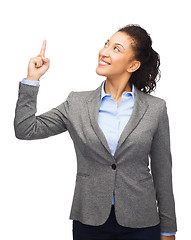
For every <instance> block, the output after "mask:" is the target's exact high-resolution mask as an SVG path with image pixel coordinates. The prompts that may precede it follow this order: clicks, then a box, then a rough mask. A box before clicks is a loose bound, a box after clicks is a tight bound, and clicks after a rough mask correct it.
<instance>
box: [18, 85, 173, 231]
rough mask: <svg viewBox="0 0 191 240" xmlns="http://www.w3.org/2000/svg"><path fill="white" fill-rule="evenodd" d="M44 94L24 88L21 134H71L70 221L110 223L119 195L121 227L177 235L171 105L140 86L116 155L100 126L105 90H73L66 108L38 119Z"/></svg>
mask: <svg viewBox="0 0 191 240" xmlns="http://www.w3.org/2000/svg"><path fill="white" fill-rule="evenodd" d="M101 84H103V82H102V83H101ZM38 90H39V87H36V86H29V85H25V84H22V83H20V85H19V97H18V101H17V105H16V111H15V119H14V128H15V135H16V137H17V138H19V139H24V140H33V139H41V138H47V137H50V136H53V135H56V134H59V133H62V132H65V131H66V130H68V132H69V134H70V136H71V138H72V140H73V143H74V148H75V151H76V158H77V174H76V183H75V190H74V196H73V202H72V206H71V212H70V216H69V219H73V220H78V221H80V222H82V223H84V224H88V225H94V226H98V225H101V224H104V223H105V222H106V220H107V219H108V217H109V214H110V211H111V205H112V196H113V193H114V197H115V215H116V219H117V221H118V223H119V224H120V225H122V226H125V227H131V228H142V227H149V226H154V225H157V224H158V223H160V224H161V225H160V226H161V232H169V233H171V232H176V231H177V225H176V215H175V203H174V196H173V189H172V159H171V151H170V136H169V121H168V115H167V108H166V102H165V101H164V100H163V99H160V98H158V97H154V96H152V95H149V94H147V93H143V92H141V91H140V90H138V89H137V88H136V87H135V103H134V109H133V112H132V115H131V117H130V119H129V121H128V123H127V125H126V126H125V128H124V130H123V132H122V134H121V136H120V139H119V142H118V145H117V148H116V151H115V154H114V156H113V155H112V154H111V152H110V148H109V146H108V144H107V140H106V138H105V136H104V134H103V132H102V130H101V129H100V127H99V125H98V121H97V120H98V112H99V106H100V96H101V85H100V86H99V87H98V88H97V89H95V90H92V91H80V92H74V91H71V92H70V93H69V95H68V97H67V99H66V101H64V102H63V103H62V104H60V105H59V106H57V107H56V108H53V109H52V110H50V111H48V112H46V113H43V114H41V115H39V116H35V113H36V103H37V94H38ZM150 169H151V170H150Z"/></svg>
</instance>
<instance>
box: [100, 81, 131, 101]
mask: <svg viewBox="0 0 191 240" xmlns="http://www.w3.org/2000/svg"><path fill="white" fill-rule="evenodd" d="M105 82H106V80H104V81H103V84H102V88H101V100H102V98H103V97H105V96H111V94H108V93H105V91H104V86H105ZM131 89H132V92H127V91H124V92H123V94H131V96H132V97H133V99H134V98H135V87H134V84H133V83H132V84H131Z"/></svg>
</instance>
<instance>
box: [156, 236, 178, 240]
mask: <svg viewBox="0 0 191 240" xmlns="http://www.w3.org/2000/svg"><path fill="white" fill-rule="evenodd" d="M160 240H175V235H172V236H163V235H160Z"/></svg>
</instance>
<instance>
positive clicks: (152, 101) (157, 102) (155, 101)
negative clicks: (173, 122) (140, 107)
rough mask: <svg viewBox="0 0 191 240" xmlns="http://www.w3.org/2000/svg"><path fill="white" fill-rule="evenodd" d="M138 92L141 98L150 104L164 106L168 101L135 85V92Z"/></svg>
mask: <svg viewBox="0 0 191 240" xmlns="http://www.w3.org/2000/svg"><path fill="white" fill-rule="evenodd" d="M136 93H137V94H138V95H139V99H142V100H144V101H146V102H147V103H148V104H149V105H155V106H164V105H165V104H166V101H165V100H164V99H163V98H160V97H156V96H153V95H151V94H149V93H145V92H142V91H140V90H139V89H137V88H136V87H135V94H136Z"/></svg>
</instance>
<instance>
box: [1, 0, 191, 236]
mask: <svg viewBox="0 0 191 240" xmlns="http://www.w3.org/2000/svg"><path fill="white" fill-rule="evenodd" d="M189 9H190V3H189V1H185V0H182V1H153V0H152V1H146V0H145V1H142V0H141V1H138V0H137V1H128V0H125V1H120V0H118V1H112V0H110V1H103V0H101V1H82V0H81V1H72V0H70V1H64V0H61V1H58V0H54V1H47V0H46V1H45V0H33V1H26V0H25V1H24V0H17V1H4V3H1V4H0V34H1V37H0V77H1V92H0V111H1V112H0V114H1V115H0V121H1V122H0V137H1V150H0V239H1V240H13V239H14V240H17V239H19V240H26V239H27V240H33V239H35V240H43V239H44V240H45V239H46V240H49V239H57V240H61V239H68V240H69V239H72V221H71V220H69V213H70V208H71V203H72V197H73V191H74V185H75V174H76V155H75V151H74V147H73V142H72V140H71V138H70V136H69V134H68V132H65V133H63V134H60V135H58V136H54V137H51V138H48V139H44V140H35V141H22V140H18V139H16V138H15V135H14V129H13V119H14V111H15V105H16V101H17V96H18V84H19V81H21V80H22V78H24V77H26V74H27V66H28V61H29V59H30V58H31V57H34V56H36V55H37V54H38V53H39V51H40V49H41V45H42V42H43V40H44V39H46V40H47V51H46V57H49V58H50V61H51V62H50V63H51V64H50V69H49V70H48V72H47V73H46V74H45V75H44V76H43V77H42V78H41V86H40V91H39V95H38V112H37V114H40V113H43V112H45V111H48V110H50V109H51V108H52V107H55V106H57V105H59V104H60V103H62V102H63V101H65V99H66V97H67V96H68V94H69V92H70V91H83V90H93V89H96V88H97V87H98V86H99V85H100V84H101V82H102V81H103V80H104V78H103V77H100V76H98V75H96V73H95V69H96V66H97V59H98V51H99V50H100V49H101V48H102V47H103V45H104V43H105V41H106V40H107V39H108V38H109V37H110V36H111V35H112V34H113V33H114V32H115V31H117V30H118V29H119V28H121V27H123V26H125V25H126V24H129V23H135V24H140V25H141V26H142V27H143V28H145V29H146V30H147V31H148V32H149V33H150V34H151V37H152V39H153V48H154V49H155V50H156V51H157V52H159V54H160V56H161V72H162V77H161V80H160V82H159V83H158V86H157V90H156V91H155V93H153V95H155V96H158V97H161V98H164V99H165V100H166V102H167V108H168V115H169V121H170V131H171V151H172V156H173V188H174V196H175V203H176V213H177V222H178V232H177V235H176V236H177V239H178V240H183V239H188V236H190V234H189V231H190V215H191V210H190V202H191V194H190V182H191V181H190V175H191V174H190V169H191V156H190V133H191V131H190V130H191V127H190V89H191V84H190V81H191V79H190V54H191V47H190V45H191V34H190V22H191V18H190V10H189Z"/></svg>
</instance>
